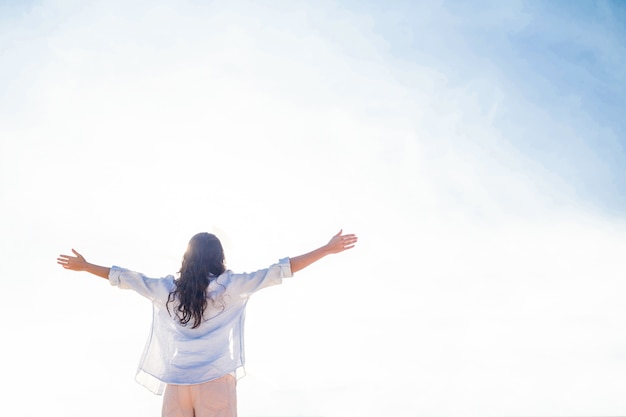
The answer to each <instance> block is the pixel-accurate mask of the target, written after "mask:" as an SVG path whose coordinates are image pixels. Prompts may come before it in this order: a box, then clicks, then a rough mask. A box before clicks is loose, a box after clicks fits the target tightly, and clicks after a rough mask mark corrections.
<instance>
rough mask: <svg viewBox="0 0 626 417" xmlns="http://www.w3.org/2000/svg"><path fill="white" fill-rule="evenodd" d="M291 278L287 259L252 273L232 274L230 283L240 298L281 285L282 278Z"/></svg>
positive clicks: (289, 263)
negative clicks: (235, 288)
mask: <svg viewBox="0 0 626 417" xmlns="http://www.w3.org/2000/svg"><path fill="white" fill-rule="evenodd" d="M292 276H293V274H292V272H291V262H290V261H289V258H283V259H281V260H280V261H278V263H276V264H273V265H271V266H270V267H269V268H266V269H261V270H258V271H256V272H252V273H244V274H232V275H231V280H232V281H231V282H232V283H233V284H234V285H235V286H236V287H237V291H238V292H239V293H240V294H241V295H242V296H244V297H248V296H250V295H251V294H253V293H255V292H257V291H259V290H261V289H263V288H267V287H271V286H273V285H278V284H281V283H282V281H283V278H291V277H292Z"/></svg>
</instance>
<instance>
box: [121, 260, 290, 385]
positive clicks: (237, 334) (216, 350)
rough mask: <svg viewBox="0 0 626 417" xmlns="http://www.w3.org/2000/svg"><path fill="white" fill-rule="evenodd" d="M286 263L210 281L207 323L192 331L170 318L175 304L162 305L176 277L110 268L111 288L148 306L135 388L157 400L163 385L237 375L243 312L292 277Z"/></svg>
mask: <svg viewBox="0 0 626 417" xmlns="http://www.w3.org/2000/svg"><path fill="white" fill-rule="evenodd" d="M291 276H292V273H291V264H290V263H289V258H284V259H281V260H280V261H279V263H277V264H274V265H272V266H270V267H269V268H267V269H262V270H259V271H256V272H253V273H243V274H236V273H234V272H232V271H230V270H228V271H226V272H224V273H223V274H222V275H220V276H219V277H218V278H217V279H215V280H213V281H211V283H210V284H209V287H208V288H207V291H208V293H209V295H210V297H211V299H212V300H215V301H214V302H211V301H210V300H209V303H208V305H207V309H206V311H205V320H204V321H203V322H202V324H200V326H199V327H197V328H195V329H192V328H191V324H188V325H187V326H182V325H181V324H180V323H179V322H178V320H177V319H176V315H175V314H174V308H175V303H170V306H169V307H170V312H172V315H171V316H170V314H169V313H168V311H167V308H166V303H167V299H168V296H169V294H170V293H171V292H172V291H174V289H175V288H176V284H175V282H174V277H173V276H172V275H168V276H167V277H164V278H148V277H146V276H145V275H143V274H141V273H138V272H133V271H129V270H127V269H124V268H120V267H117V266H114V267H112V268H111V271H110V273H109V282H110V283H111V285H115V286H118V287H120V288H123V289H131V290H134V291H136V292H138V293H139V294H141V295H143V296H144V297H146V298H148V299H149V300H151V301H152V305H153V318H152V330H151V332H150V336H149V337H148V341H147V343H146V346H145V348H144V351H143V355H142V357H141V360H140V362H139V367H138V370H137V376H136V379H137V382H139V383H140V384H142V385H143V386H145V387H146V388H147V389H149V390H150V391H152V392H153V393H155V394H159V395H160V394H162V393H163V390H164V389H165V385H166V384H180V385H189V384H200V383H203V382H207V381H210V380H212V379H216V378H219V377H221V376H223V375H226V374H228V373H234V372H236V371H237V370H241V369H242V368H243V365H244V344H243V326H244V318H245V308H246V304H247V302H248V299H249V297H250V295H252V294H253V293H254V292H256V291H258V290H260V289H263V288H265V287H269V286H272V285H276V284H280V283H281V282H282V279H283V278H287V277H291Z"/></svg>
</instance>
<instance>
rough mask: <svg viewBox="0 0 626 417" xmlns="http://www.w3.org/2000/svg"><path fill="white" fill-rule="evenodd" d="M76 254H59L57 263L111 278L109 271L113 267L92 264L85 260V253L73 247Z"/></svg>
mask: <svg viewBox="0 0 626 417" xmlns="http://www.w3.org/2000/svg"><path fill="white" fill-rule="evenodd" d="M72 252H74V255H76V256H70V255H59V257H58V258H57V263H58V264H59V265H61V266H62V267H63V268H65V269H71V270H72V271H87V272H89V273H90V274H94V275H97V276H99V277H102V278H105V279H109V271H110V269H111V268H107V267H105V266H100V265H94V264H90V263H89V262H87V261H86V260H85V258H84V257H83V255H81V254H80V253H78V252H76V251H75V250H74V249H72Z"/></svg>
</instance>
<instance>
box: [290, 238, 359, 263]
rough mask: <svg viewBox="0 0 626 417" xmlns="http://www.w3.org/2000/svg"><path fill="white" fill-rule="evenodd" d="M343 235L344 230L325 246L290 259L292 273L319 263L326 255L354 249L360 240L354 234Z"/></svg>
mask: <svg viewBox="0 0 626 417" xmlns="http://www.w3.org/2000/svg"><path fill="white" fill-rule="evenodd" d="M342 233H343V230H340V231H339V233H337V234H336V235H335V236H333V237H332V239H330V241H328V243H327V244H325V245H324V246H321V247H319V248H317V249H315V250H312V251H311V252H308V253H305V254H304V255H300V256H295V257H293V258H289V262H290V263H291V272H292V273H296V272H298V271H300V270H302V269H304V268H306V267H307V266H309V265H311V264H312V263H313V262H316V261H319V260H320V259H322V258H323V257H324V256H326V255H330V254H332V253H339V252H343V251H344V250H347V249H352V248H353V247H354V245H355V244H356V242H357V240H358V238H357V237H356V235H353V234H349V235H343V234H342Z"/></svg>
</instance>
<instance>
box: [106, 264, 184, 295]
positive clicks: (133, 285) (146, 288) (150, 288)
mask: <svg viewBox="0 0 626 417" xmlns="http://www.w3.org/2000/svg"><path fill="white" fill-rule="evenodd" d="M173 281H174V277H173V276H171V275H168V276H167V277H165V278H148V277H146V276H145V275H144V274H142V273H140V272H134V271H130V270H128V269H126V268H121V267H119V266H113V267H111V270H110V271H109V283H110V284H111V285H113V286H116V287H118V288H121V289H125V290H133V291H135V292H137V293H138V294H140V295H143V296H144V297H146V298H148V299H150V300H155V299H157V298H162V297H163V295H165V294H169V292H170V288H169V287H171V284H173Z"/></svg>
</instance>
